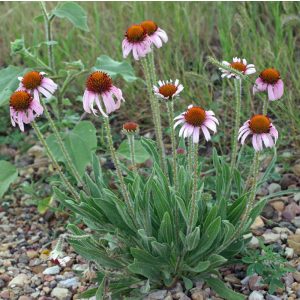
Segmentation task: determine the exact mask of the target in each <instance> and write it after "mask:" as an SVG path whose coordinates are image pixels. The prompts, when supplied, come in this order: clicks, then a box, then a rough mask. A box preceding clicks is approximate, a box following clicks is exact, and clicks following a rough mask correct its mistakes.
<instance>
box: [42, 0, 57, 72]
mask: <svg viewBox="0 0 300 300" xmlns="http://www.w3.org/2000/svg"><path fill="white" fill-rule="evenodd" d="M40 5H41V8H42V12H43V15H44V23H45V33H46V41H47V47H48V64H49V67H50V69H51V70H52V71H53V73H55V64H54V55H53V45H52V44H51V43H50V42H51V41H52V30H51V21H52V19H53V17H52V16H51V18H50V16H49V14H48V12H47V9H46V4H45V2H43V1H41V2H40Z"/></svg>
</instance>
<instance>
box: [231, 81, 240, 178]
mask: <svg viewBox="0 0 300 300" xmlns="http://www.w3.org/2000/svg"><path fill="white" fill-rule="evenodd" d="M234 90H235V122H234V123H235V124H234V132H233V140H232V156H231V172H233V169H234V168H235V165H236V157H237V148H238V140H237V138H238V132H239V127H240V119H241V93H242V80H241V79H235V80H234Z"/></svg>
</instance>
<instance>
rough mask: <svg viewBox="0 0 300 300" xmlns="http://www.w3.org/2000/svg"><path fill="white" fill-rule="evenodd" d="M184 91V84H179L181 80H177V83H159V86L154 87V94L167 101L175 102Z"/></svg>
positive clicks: (171, 81)
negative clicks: (174, 99)
mask: <svg viewBox="0 0 300 300" xmlns="http://www.w3.org/2000/svg"><path fill="white" fill-rule="evenodd" d="M183 89H184V87H183V85H182V84H179V80H178V79H176V80H175V83H173V80H171V79H170V80H169V81H168V80H167V81H166V82H165V81H161V80H160V81H159V82H158V86H155V85H154V86H153V91H154V94H155V95H156V96H158V97H160V98H162V99H165V100H173V98H175V97H176V96H178V95H179V94H180V92H181V91H182V90H183Z"/></svg>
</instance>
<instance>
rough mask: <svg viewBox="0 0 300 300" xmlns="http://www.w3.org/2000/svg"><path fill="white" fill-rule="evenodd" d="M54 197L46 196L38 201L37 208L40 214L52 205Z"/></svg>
mask: <svg viewBox="0 0 300 300" xmlns="http://www.w3.org/2000/svg"><path fill="white" fill-rule="evenodd" d="M51 200H52V197H46V198H44V199H41V200H39V201H38V206H37V210H38V212H39V213H40V214H44V213H45V212H46V211H47V209H48V208H49V207H50V203H51Z"/></svg>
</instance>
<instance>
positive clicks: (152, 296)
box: [146, 290, 167, 300]
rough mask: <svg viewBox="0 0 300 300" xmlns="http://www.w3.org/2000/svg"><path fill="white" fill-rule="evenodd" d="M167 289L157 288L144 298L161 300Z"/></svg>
mask: <svg viewBox="0 0 300 300" xmlns="http://www.w3.org/2000/svg"><path fill="white" fill-rule="evenodd" d="M166 295H167V291H166V290H159V291H155V292H153V293H151V294H149V295H148V297H147V298H146V299H148V300H162V299H164V298H165V297H166Z"/></svg>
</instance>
